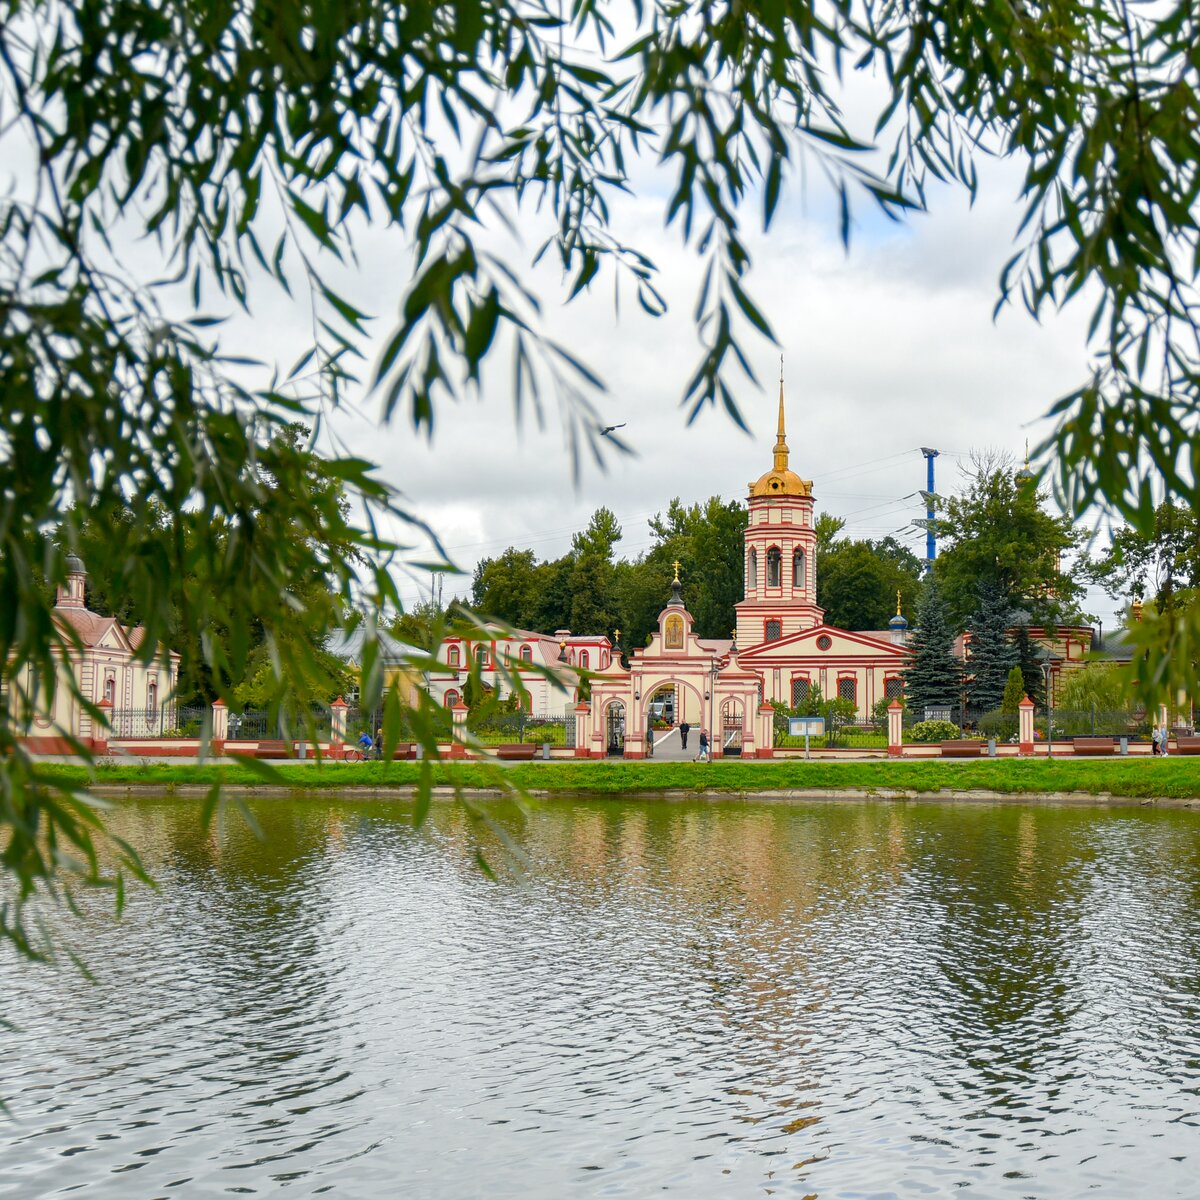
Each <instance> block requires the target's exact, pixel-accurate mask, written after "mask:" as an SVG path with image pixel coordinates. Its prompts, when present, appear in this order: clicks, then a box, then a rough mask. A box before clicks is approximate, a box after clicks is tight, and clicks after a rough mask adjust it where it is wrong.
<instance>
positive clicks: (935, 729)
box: [908, 721, 962, 742]
mask: <svg viewBox="0 0 1200 1200" xmlns="http://www.w3.org/2000/svg"><path fill="white" fill-rule="evenodd" d="M961 733H962V730H961V729H959V727H958V726H957V725H955V724H954V722H953V721H918V722H917V723H916V724H915V725H913V726H912V727H911V728H910V729H909V731H908V740H909V741H910V742H950V741H953V740H954V739H955V738H957V737H958V736H959V735H960V734H961Z"/></svg>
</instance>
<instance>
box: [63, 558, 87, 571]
mask: <svg viewBox="0 0 1200 1200" xmlns="http://www.w3.org/2000/svg"><path fill="white" fill-rule="evenodd" d="M67 574H68V575H86V574H87V568H86V567H85V566H84V565H83V559H82V558H80V557H79V555H78V554H68V555H67Z"/></svg>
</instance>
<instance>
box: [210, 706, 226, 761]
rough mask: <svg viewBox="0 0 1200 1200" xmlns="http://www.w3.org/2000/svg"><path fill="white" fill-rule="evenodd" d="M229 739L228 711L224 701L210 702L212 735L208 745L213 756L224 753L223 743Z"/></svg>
mask: <svg viewBox="0 0 1200 1200" xmlns="http://www.w3.org/2000/svg"><path fill="white" fill-rule="evenodd" d="M228 739H229V709H228V708H227V707H226V705H225V701H224V700H214V701H213V702H212V735H211V736H210V737H209V745H210V746H211V747H212V752H213V754H214V755H218V754H223V753H224V752H225V743H226V741H227V740H228Z"/></svg>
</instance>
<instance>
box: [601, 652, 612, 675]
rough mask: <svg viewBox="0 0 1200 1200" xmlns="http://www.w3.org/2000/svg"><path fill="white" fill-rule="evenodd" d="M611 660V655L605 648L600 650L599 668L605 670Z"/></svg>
mask: <svg viewBox="0 0 1200 1200" xmlns="http://www.w3.org/2000/svg"><path fill="white" fill-rule="evenodd" d="M611 662H612V656H611V655H610V654H609V653H608V651H607V650H601V651H600V670H602V671H607V670H608V666H609V663H611Z"/></svg>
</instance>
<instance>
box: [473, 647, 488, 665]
mask: <svg viewBox="0 0 1200 1200" xmlns="http://www.w3.org/2000/svg"><path fill="white" fill-rule="evenodd" d="M475 661H476V662H477V663H478V664H479V669H480V670H481V671H486V670H487V665H488V652H487V647H486V646H480V647H479V648H478V649H477V650H476V651H475Z"/></svg>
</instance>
